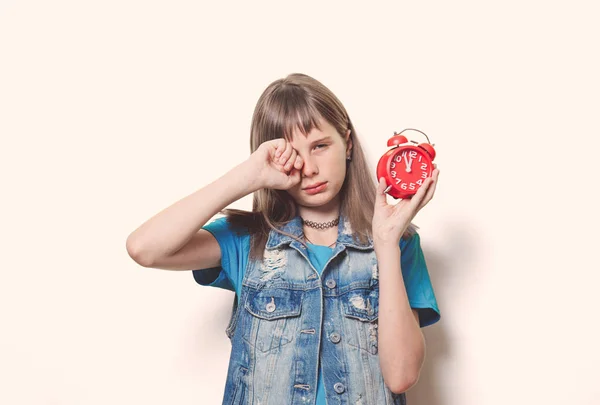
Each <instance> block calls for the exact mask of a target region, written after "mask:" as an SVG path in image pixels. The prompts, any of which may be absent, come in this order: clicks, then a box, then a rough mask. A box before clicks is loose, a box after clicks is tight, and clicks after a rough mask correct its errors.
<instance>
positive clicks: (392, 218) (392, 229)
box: [373, 165, 440, 246]
mask: <svg viewBox="0 0 600 405" xmlns="http://www.w3.org/2000/svg"><path fill="white" fill-rule="evenodd" d="M439 172H440V171H439V169H438V168H437V167H436V166H435V165H434V170H433V172H432V174H431V177H429V178H427V179H426V180H425V181H424V182H423V185H422V186H421V187H420V188H419V190H418V191H417V192H416V194H415V195H413V196H412V197H411V198H404V199H401V200H400V201H399V202H398V203H397V204H396V205H391V204H388V203H387V200H386V193H385V190H386V187H387V184H386V181H385V178H383V177H382V178H380V179H379V184H378V187H377V196H376V200H375V209H374V213H373V242H374V244H375V245H387V244H392V245H394V246H398V243H400V238H401V237H402V235H403V234H404V232H406V229H407V228H408V226H409V225H410V223H411V222H412V220H413V218H414V217H415V215H417V212H419V211H420V210H421V209H422V208H423V207H424V206H425V205H427V203H428V202H429V201H431V199H432V198H433V195H434V193H435V188H436V186H437V180H438V175H439Z"/></svg>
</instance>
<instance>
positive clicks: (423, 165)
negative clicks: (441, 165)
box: [419, 159, 427, 170]
mask: <svg viewBox="0 0 600 405" xmlns="http://www.w3.org/2000/svg"><path fill="white" fill-rule="evenodd" d="M419 160H420V159H419ZM421 170H427V163H423V164H422V165H421Z"/></svg>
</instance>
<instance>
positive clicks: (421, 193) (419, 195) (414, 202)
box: [410, 177, 432, 210]
mask: <svg viewBox="0 0 600 405" xmlns="http://www.w3.org/2000/svg"><path fill="white" fill-rule="evenodd" d="M431 182H432V178H431V177H428V178H426V179H425V181H424V182H423V185H422V186H421V187H420V188H419V189H418V190H417V192H416V193H415V195H414V196H413V197H412V198H411V199H410V204H411V206H412V208H414V209H415V210H418V209H419V207H421V203H422V202H423V199H424V198H425V195H426V194H427V190H428V189H429V186H430V185H431Z"/></svg>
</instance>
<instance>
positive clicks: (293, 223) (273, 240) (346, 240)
mask: <svg viewBox="0 0 600 405" xmlns="http://www.w3.org/2000/svg"><path fill="white" fill-rule="evenodd" d="M278 229H279V231H281V232H285V233H289V234H291V235H294V236H296V237H297V238H300V237H302V234H303V230H302V219H301V218H300V216H299V215H296V216H295V217H294V218H292V220H290V221H289V222H287V223H286V224H285V225H283V226H281V227H279V228H278ZM293 241H294V239H292V238H291V237H289V236H287V235H283V234H281V233H279V232H276V231H274V230H271V231H270V232H269V238H268V239H267V244H266V246H265V247H266V248H267V249H275V248H277V247H279V246H281V245H283V244H289V243H291V242H293ZM337 244H340V245H344V246H347V247H348V246H350V247H354V248H356V249H373V240H372V239H371V238H370V237H369V238H368V240H367V243H361V242H360V241H359V240H354V238H353V237H352V227H351V225H350V221H349V220H348V219H346V217H344V216H343V215H341V216H340V223H339V224H338V238H337Z"/></svg>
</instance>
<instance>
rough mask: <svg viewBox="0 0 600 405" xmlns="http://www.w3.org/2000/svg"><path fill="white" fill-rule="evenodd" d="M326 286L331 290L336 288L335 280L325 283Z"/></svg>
mask: <svg viewBox="0 0 600 405" xmlns="http://www.w3.org/2000/svg"><path fill="white" fill-rule="evenodd" d="M325 285H326V286H327V287H329V288H335V280H334V279H332V278H330V279H328V280H327V281H326V282H325Z"/></svg>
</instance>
